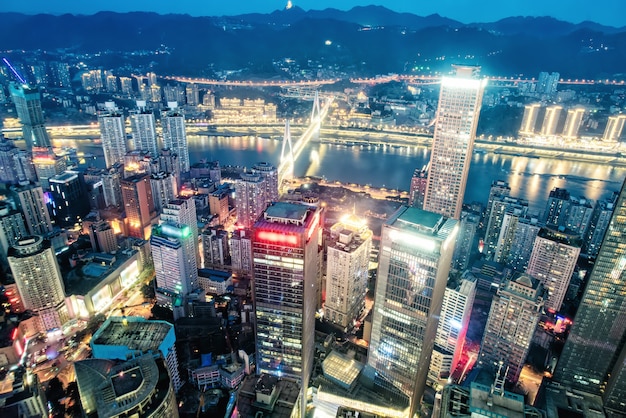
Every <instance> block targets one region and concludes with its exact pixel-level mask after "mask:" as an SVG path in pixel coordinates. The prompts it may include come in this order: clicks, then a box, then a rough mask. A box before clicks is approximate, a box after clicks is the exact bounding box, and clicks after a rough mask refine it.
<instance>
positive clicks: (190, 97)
mask: <svg viewBox="0 0 626 418" xmlns="http://www.w3.org/2000/svg"><path fill="white" fill-rule="evenodd" d="M185 93H186V96H187V105H189V106H198V105H199V104H200V90H199V89H198V85H197V84H194V83H191V84H187V87H186V88H185Z"/></svg>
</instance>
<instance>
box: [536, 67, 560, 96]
mask: <svg viewBox="0 0 626 418" xmlns="http://www.w3.org/2000/svg"><path fill="white" fill-rule="evenodd" d="M560 77H561V75H560V74H559V73H556V72H554V73H548V72H541V73H539V78H538V79H537V93H543V94H547V95H552V94H555V93H556V91H557V86H558V84H559V78H560Z"/></svg>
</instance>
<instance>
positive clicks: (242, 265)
mask: <svg viewBox="0 0 626 418" xmlns="http://www.w3.org/2000/svg"><path fill="white" fill-rule="evenodd" d="M229 244H230V245H229V246H230V260H231V266H232V268H233V271H234V272H236V273H238V274H241V275H244V276H251V275H252V233H251V232H250V231H249V230H246V229H236V230H234V231H233V234H232V235H231V237H230V242H229Z"/></svg>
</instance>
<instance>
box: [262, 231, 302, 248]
mask: <svg viewBox="0 0 626 418" xmlns="http://www.w3.org/2000/svg"><path fill="white" fill-rule="evenodd" d="M256 237H257V239H259V240H262V241H269V242H273V243H277V244H289V245H298V241H299V240H298V236H297V235H287V234H281V233H279V232H272V231H258V232H257V235H256Z"/></svg>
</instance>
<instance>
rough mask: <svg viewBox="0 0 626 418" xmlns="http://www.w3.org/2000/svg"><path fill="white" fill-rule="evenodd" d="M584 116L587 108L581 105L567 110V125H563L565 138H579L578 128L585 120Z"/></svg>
mask: <svg viewBox="0 0 626 418" xmlns="http://www.w3.org/2000/svg"><path fill="white" fill-rule="evenodd" d="M583 116H585V109H583V108H581V107H577V108H574V109H568V110H567V117H566V118H565V126H564V127H563V137H564V138H565V139H576V138H578V130H579V129H580V124H581V123H582V121H583Z"/></svg>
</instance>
